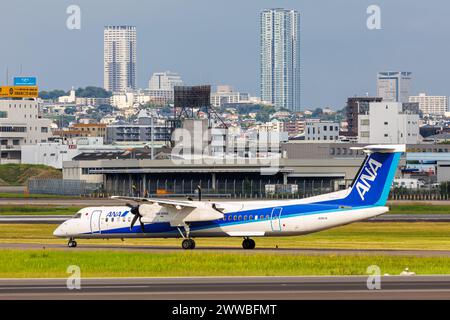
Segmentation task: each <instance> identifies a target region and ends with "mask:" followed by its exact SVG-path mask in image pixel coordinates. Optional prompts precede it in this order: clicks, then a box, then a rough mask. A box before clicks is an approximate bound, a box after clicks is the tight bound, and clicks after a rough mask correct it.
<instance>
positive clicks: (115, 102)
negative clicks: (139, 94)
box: [110, 92, 135, 109]
mask: <svg viewBox="0 0 450 320" xmlns="http://www.w3.org/2000/svg"><path fill="white" fill-rule="evenodd" d="M110 103H111V105H112V106H113V107H116V108H119V109H128V108H132V107H133V105H134V103H135V94H134V92H124V93H116V94H113V95H112V97H111V98H110Z"/></svg>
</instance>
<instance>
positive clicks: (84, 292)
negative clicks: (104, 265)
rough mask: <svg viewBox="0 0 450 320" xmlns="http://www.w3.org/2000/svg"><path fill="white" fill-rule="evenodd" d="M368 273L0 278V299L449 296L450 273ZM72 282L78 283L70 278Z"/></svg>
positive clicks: (230, 298)
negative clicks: (371, 284)
mask: <svg viewBox="0 0 450 320" xmlns="http://www.w3.org/2000/svg"><path fill="white" fill-rule="evenodd" d="M367 279H368V278H367V277H224V278H222V277H202V278H122V279H121V278H112V279H81V282H80V287H81V289H80V290H69V289H68V288H67V285H66V281H67V280H66V279H40V280H38V279H23V280H17V279H11V280H8V279H4V280H0V300H23V299H33V300H43V299H52V300H55V299H56V300H67V299H70V300H73V299H75V300H79V299H82V300H90V299H107V300H116V299H138V300H240V301H243V300H290V299H306V300H309V299H344V300H345V299H389V300H391V299H446V300H447V299H450V276H420V277H419V276H395V277H394V276H392V277H381V279H380V281H381V282H380V285H381V290H369V289H368V288H367ZM70 283H71V284H73V283H74V282H70Z"/></svg>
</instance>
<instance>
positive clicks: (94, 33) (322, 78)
mask: <svg viewBox="0 0 450 320" xmlns="http://www.w3.org/2000/svg"><path fill="white" fill-rule="evenodd" d="M71 4H76V5H79V6H80V7H81V11H82V17H81V23H82V24H81V30H69V29H67V28H66V20H67V17H68V15H67V14H66V9H67V7H68V6H69V5H71ZM371 4H376V5H379V6H380V7H381V23H382V29H381V30H369V29H368V28H367V26H366V20H367V17H368V14H367V13H366V10H367V7H368V6H369V5H371ZM272 7H281V8H287V9H296V10H298V11H299V12H300V14H301V60H302V107H303V108H312V107H324V106H333V107H334V108H341V107H342V106H344V104H345V101H346V99H347V97H348V96H353V95H355V94H365V93H366V92H369V94H375V90H376V72H377V71H379V70H387V69H389V70H402V71H412V72H413V84H412V86H413V88H412V92H413V93H418V92H422V91H426V92H427V93H429V94H434V95H450V85H449V83H448V74H449V71H450V64H449V62H448V61H449V57H450V54H449V52H450V39H449V34H450V32H449V31H450V19H449V18H448V17H449V16H450V2H449V1H446V0H427V1H424V0H386V1H382V0H371V1H367V0H341V1H338V0H293V1H287V0H286V1H281V0H280V1H267V0H226V1H225V0H220V1H216V0H78V1H76V0H73V1H65V0H39V1H22V2H17V1H6V0H0V8H1V9H0V28H1V30H2V35H1V40H2V43H1V46H0V84H1V85H5V84H6V69H7V67H8V68H9V72H10V75H11V76H12V75H16V74H18V73H19V71H20V65H22V68H23V71H24V72H23V73H24V75H36V76H38V78H39V80H38V81H39V85H40V88H41V89H57V88H58V89H64V90H68V89H69V88H70V87H71V86H75V87H79V86H86V85H97V86H102V85H103V26H105V25H121V24H129V25H135V26H136V27H137V41H138V44H137V47H138V49H137V50H138V62H137V63H138V64H137V69H138V79H137V82H138V86H139V87H147V85H148V80H149V78H150V76H151V74H152V73H153V72H156V71H164V70H171V71H175V72H179V73H180V74H181V75H182V77H183V79H184V80H185V82H186V83H187V84H203V83H211V84H213V85H217V84H230V85H233V86H234V87H235V88H236V89H237V90H240V91H244V92H250V93H251V94H252V95H259V12H260V11H261V10H262V9H264V8H272Z"/></svg>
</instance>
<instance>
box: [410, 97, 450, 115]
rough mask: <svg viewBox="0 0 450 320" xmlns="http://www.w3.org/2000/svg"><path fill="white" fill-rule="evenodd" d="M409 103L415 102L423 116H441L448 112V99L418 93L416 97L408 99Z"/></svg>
mask: <svg viewBox="0 0 450 320" xmlns="http://www.w3.org/2000/svg"><path fill="white" fill-rule="evenodd" d="M409 102H417V103H418V104H419V109H420V111H422V113H423V114H427V115H438V116H443V115H445V113H446V112H448V97H446V96H427V95H426V93H420V94H419V95H418V96H411V97H409Z"/></svg>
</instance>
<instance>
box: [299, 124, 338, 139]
mask: <svg viewBox="0 0 450 320" xmlns="http://www.w3.org/2000/svg"><path fill="white" fill-rule="evenodd" d="M305 140H307V141H329V142H334V141H338V140H339V122H333V121H320V120H317V119H311V120H308V121H306V123H305Z"/></svg>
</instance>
